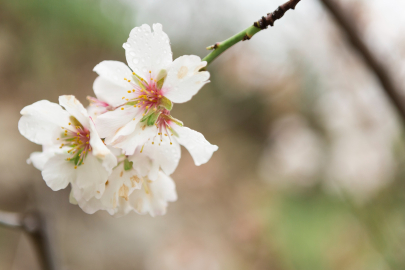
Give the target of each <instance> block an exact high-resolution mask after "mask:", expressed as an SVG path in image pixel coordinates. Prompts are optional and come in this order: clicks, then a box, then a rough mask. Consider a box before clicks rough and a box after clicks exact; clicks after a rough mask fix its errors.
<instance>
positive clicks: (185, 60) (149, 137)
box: [93, 24, 218, 179]
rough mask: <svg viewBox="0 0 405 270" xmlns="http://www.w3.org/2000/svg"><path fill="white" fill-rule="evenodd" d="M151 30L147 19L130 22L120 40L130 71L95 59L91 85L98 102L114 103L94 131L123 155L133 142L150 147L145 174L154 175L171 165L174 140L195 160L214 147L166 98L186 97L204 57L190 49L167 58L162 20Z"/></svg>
mask: <svg viewBox="0 0 405 270" xmlns="http://www.w3.org/2000/svg"><path fill="white" fill-rule="evenodd" d="M153 30H154V32H153V33H152V32H151V29H150V27H149V26H148V25H142V26H141V27H136V28H134V29H133V30H132V31H131V33H130V37H129V38H128V41H127V43H125V44H124V48H125V51H126V58H127V62H128V65H129V67H130V68H131V69H132V71H131V69H129V68H128V67H127V66H126V65H125V64H124V63H121V62H116V61H104V62H101V63H100V64H98V65H97V66H96V67H95V68H94V71H96V72H97V73H98V74H99V75H100V76H99V77H98V78H97V79H96V80H95V82H94V85H93V88H94V92H95V94H96V96H97V98H98V100H99V101H100V102H105V104H108V106H110V108H115V109H114V110H113V111H107V110H106V111H105V112H104V113H103V114H102V115H100V116H98V118H97V119H96V127H97V130H98V132H99V134H100V136H101V137H102V138H105V141H106V143H107V144H109V145H112V146H114V147H117V148H121V149H123V150H124V151H125V153H126V154H127V155H132V154H134V153H135V150H136V149H137V148H139V152H143V151H144V152H150V153H151V152H153V153H151V156H153V157H152V159H153V162H154V169H153V173H152V174H153V175H150V178H152V179H156V177H157V175H158V174H157V172H158V169H159V167H161V168H162V170H163V171H164V172H165V173H166V174H171V173H172V172H173V171H174V169H175V168H176V166H177V163H178V160H179V158H180V146H179V144H181V145H183V146H185V147H186V148H187V149H188V150H189V151H190V153H191V155H192V157H193V158H194V161H195V163H196V165H201V164H204V163H206V162H207V161H208V160H209V159H210V158H211V156H212V154H213V152H215V151H216V150H217V149H218V147H217V146H215V145H211V144H210V143H209V142H208V141H207V140H206V139H205V138H204V136H203V135H202V134H200V133H198V132H196V131H193V130H191V129H189V128H186V127H183V126H182V123H181V121H179V120H177V119H175V118H173V117H172V116H171V115H170V110H171V109H172V106H173V104H172V102H174V103H182V102H186V101H188V100H190V99H191V98H192V96H193V95H195V94H196V93H197V92H198V90H200V89H201V87H202V86H203V85H204V84H206V83H207V82H208V79H209V73H208V72H207V71H200V69H201V68H203V67H205V66H206V64H207V63H206V62H202V61H201V59H200V58H199V57H198V56H194V55H189V56H182V57H179V58H177V59H176V60H174V61H172V54H171V49H170V43H169V39H168V37H167V35H166V34H165V33H164V32H163V31H162V26H161V25H160V24H154V25H153ZM106 106H107V105H106ZM153 146H161V148H160V149H159V148H158V147H153ZM170 146H172V148H170ZM141 150H143V151H141ZM169 163H170V164H169Z"/></svg>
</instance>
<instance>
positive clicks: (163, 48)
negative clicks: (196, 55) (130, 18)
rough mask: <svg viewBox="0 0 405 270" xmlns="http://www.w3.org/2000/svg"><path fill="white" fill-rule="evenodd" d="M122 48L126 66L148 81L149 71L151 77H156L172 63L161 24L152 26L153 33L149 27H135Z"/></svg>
mask: <svg viewBox="0 0 405 270" xmlns="http://www.w3.org/2000/svg"><path fill="white" fill-rule="evenodd" d="M123 47H124V49H125V56H126V58H127V62H128V65H129V66H130V67H131V69H132V70H133V71H134V72H135V73H136V74H138V75H139V76H141V77H143V78H144V79H149V76H150V74H149V71H152V76H157V74H158V72H159V71H160V70H161V69H164V68H166V67H167V66H168V65H169V64H170V63H171V62H172V51H171V48H170V41H169V37H168V36H167V35H166V33H165V32H163V30H162V25H161V24H154V25H153V33H152V32H151V29H150V26H149V25H146V24H144V25H142V26H141V27H135V28H134V29H132V31H131V33H130V34H129V38H128V41H127V42H126V43H124V45H123Z"/></svg>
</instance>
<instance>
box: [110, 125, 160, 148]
mask: <svg viewBox="0 0 405 270" xmlns="http://www.w3.org/2000/svg"><path fill="white" fill-rule="evenodd" d="M156 135H157V127H156V126H149V127H148V126H146V124H144V123H139V124H138V125H137V127H136V128H135V131H134V132H132V133H131V134H130V135H127V136H121V137H119V138H118V139H116V140H114V141H113V142H112V143H111V145H112V146H114V147H116V148H121V149H122V150H124V151H125V153H126V155H133V154H134V152H135V149H136V148H137V147H138V146H143V145H144V144H146V143H151V142H152V138H153V137H154V136H156Z"/></svg>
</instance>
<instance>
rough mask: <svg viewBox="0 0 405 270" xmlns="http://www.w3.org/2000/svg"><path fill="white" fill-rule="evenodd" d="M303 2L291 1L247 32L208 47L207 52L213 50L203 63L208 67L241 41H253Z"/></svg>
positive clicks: (244, 31)
mask: <svg viewBox="0 0 405 270" xmlns="http://www.w3.org/2000/svg"><path fill="white" fill-rule="evenodd" d="M300 1H301V0H290V1H288V2H286V3H285V4H283V5H281V6H279V7H278V8H277V9H276V10H275V11H274V12H272V13H268V14H267V16H266V17H264V16H263V17H262V18H261V19H260V20H258V21H257V22H254V23H253V25H252V26H250V27H248V28H246V29H245V30H243V31H241V32H239V33H238V34H236V35H234V36H232V37H230V38H228V39H227V40H224V41H222V42H217V43H215V44H214V45H211V46H208V47H207V50H213V51H212V52H211V53H210V54H208V55H207V56H206V57H204V58H203V61H207V66H208V65H209V64H210V63H211V62H212V61H214V59H215V58H217V57H218V56H219V55H221V54H222V53H223V52H224V51H226V50H227V49H229V48H230V47H232V46H233V45H235V44H236V43H238V42H239V41H245V40H249V39H251V38H252V37H253V36H254V35H255V34H256V33H258V32H260V31H261V30H264V29H266V28H267V27H268V26H269V25H270V26H273V25H274V22H275V21H276V20H279V19H280V18H281V17H283V16H284V14H285V13H286V12H287V11H288V10H290V9H295V6H296V5H297V4H298V3H299V2H300Z"/></svg>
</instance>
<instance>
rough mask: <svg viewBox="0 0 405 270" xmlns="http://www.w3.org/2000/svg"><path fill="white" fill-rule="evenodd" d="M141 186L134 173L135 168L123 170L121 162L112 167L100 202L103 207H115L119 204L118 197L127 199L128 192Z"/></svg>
mask: <svg viewBox="0 0 405 270" xmlns="http://www.w3.org/2000/svg"><path fill="white" fill-rule="evenodd" d="M141 186H142V180H141V179H140V178H139V177H138V176H137V175H136V172H135V170H128V171H126V170H124V166H123V165H122V164H121V165H120V166H118V167H117V168H115V169H114V171H113V173H112V174H111V176H110V177H109V180H108V184H106V188H105V191H104V194H103V196H102V197H101V199H100V200H101V202H102V203H103V205H104V207H105V209H116V208H117V207H119V206H120V198H123V199H124V200H126V201H128V199H129V196H130V194H131V193H132V192H133V190H135V189H140V188H141Z"/></svg>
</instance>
